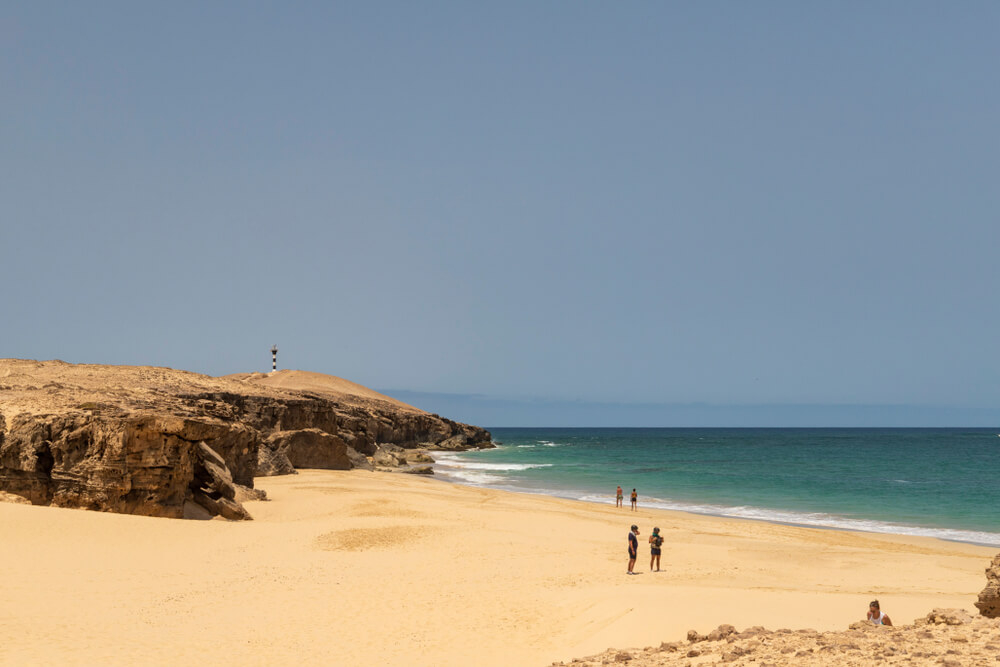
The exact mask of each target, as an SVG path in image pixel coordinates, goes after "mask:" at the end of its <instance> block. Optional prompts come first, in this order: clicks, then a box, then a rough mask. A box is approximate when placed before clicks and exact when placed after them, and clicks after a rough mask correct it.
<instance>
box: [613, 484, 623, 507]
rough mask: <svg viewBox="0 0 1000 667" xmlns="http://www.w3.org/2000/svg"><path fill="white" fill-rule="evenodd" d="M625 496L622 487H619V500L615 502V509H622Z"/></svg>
mask: <svg viewBox="0 0 1000 667" xmlns="http://www.w3.org/2000/svg"><path fill="white" fill-rule="evenodd" d="M624 497H625V496H624V495H623V494H622V487H621V485H620V484H619V485H618V499H617V500H616V501H615V507H622V498H624Z"/></svg>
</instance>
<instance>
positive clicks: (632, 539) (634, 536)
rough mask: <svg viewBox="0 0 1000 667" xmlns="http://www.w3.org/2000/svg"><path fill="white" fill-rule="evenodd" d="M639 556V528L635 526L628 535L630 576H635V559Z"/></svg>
mask: <svg viewBox="0 0 1000 667" xmlns="http://www.w3.org/2000/svg"><path fill="white" fill-rule="evenodd" d="M638 555H639V526H636V525H633V526H632V530H630V531H629V534H628V574H635V572H633V571H632V568H634V567H635V559H636V558H637V557H638Z"/></svg>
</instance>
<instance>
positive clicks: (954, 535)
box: [580, 496, 1000, 546]
mask: <svg viewBox="0 0 1000 667" xmlns="http://www.w3.org/2000/svg"><path fill="white" fill-rule="evenodd" d="M584 499H585V497H583V496H581V497H580V500H584ZM603 502H607V500H603ZM642 505H643V507H654V508H657V509H666V510H677V511H680V512H691V513H693V514H709V515H712V516H727V517H733V518H736V519H754V520H757V521H769V522H771V523H785V524H791V525H795V526H814V527H817V528H836V529H839V530H857V531H861V532H866V533H884V534H890V535H915V536H919V537H936V538H938V539H942V540H953V541H956V542H971V543H974V544H985V545H989V546H1000V534H997V533H987V532H981V531H974V530H953V529H950V528H927V527H923V526H910V525H907V524H899V523H891V522H888V521H876V520H874V519H852V518H848V517H842V516H836V515H833V514H824V513H821V512H792V511H784V510H771V509H763V508H760V507H750V506H735V507H730V506H724V505H708V504H704V505H702V504H696V503H681V502H672V501H665V500H660V499H648V500H646V501H645V502H643V503H642Z"/></svg>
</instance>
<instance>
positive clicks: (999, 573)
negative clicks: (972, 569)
mask: <svg viewBox="0 0 1000 667" xmlns="http://www.w3.org/2000/svg"><path fill="white" fill-rule="evenodd" d="M976 607H977V608H978V609H979V613H980V614H982V615H983V616H985V617H987V618H1000V554H997V555H996V556H994V557H993V562H992V563H990V566H989V567H988V568H986V588H984V589H983V590H982V592H980V593H979V600H978V601H977V602H976Z"/></svg>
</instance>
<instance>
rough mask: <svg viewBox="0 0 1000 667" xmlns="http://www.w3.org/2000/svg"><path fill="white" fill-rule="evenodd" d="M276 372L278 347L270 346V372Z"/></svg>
mask: <svg viewBox="0 0 1000 667" xmlns="http://www.w3.org/2000/svg"><path fill="white" fill-rule="evenodd" d="M276 370H278V346H277V345H272V346H271V371H272V372H274V371H276Z"/></svg>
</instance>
